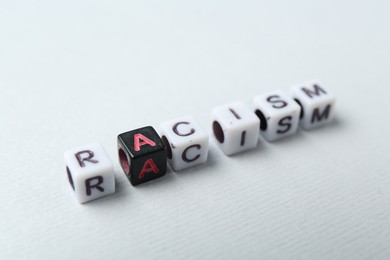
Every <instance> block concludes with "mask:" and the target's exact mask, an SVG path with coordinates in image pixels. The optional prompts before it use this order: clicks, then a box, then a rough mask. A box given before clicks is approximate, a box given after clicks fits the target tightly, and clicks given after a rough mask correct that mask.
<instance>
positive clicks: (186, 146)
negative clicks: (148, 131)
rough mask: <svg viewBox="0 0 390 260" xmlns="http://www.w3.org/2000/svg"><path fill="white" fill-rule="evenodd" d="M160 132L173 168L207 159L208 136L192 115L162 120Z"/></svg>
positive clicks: (193, 164) (176, 168)
mask: <svg viewBox="0 0 390 260" xmlns="http://www.w3.org/2000/svg"><path fill="white" fill-rule="evenodd" d="M160 132H161V138H162V140H163V142H164V143H165V146H166V147H167V155H168V162H169V164H170V165H171V167H172V168H173V170H175V171H179V170H182V169H185V168H188V167H191V166H195V165H197V164H201V163H204V162H206V161H207V155H208V145H209V137H208V134H207V133H206V132H205V131H204V130H203V129H202V128H201V127H200V125H199V124H198V123H197V122H196V120H195V119H194V118H193V117H192V116H185V117H181V118H177V119H174V120H170V121H167V122H164V123H162V124H161V125H160Z"/></svg>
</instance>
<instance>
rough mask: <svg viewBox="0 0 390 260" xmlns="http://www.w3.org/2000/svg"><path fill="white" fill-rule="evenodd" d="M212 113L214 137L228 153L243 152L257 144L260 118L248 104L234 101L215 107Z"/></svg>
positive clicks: (219, 145)
mask: <svg viewBox="0 0 390 260" xmlns="http://www.w3.org/2000/svg"><path fill="white" fill-rule="evenodd" d="M211 114H212V120H211V123H212V127H213V135H212V136H213V139H214V140H215V141H216V144H217V145H218V147H219V148H220V149H221V151H222V152H224V153H225V154H226V155H233V154H237V153H242V152H244V151H247V150H250V149H253V148H255V147H256V146H257V144H258V141H259V136H260V135H259V130H260V120H259V118H258V117H257V116H256V115H255V113H253V111H252V110H251V109H250V107H249V106H248V105H246V104H244V103H243V102H234V103H230V104H226V105H222V106H219V107H216V108H214V109H213V110H212V111H211ZM214 122H215V124H214ZM214 126H217V127H214Z"/></svg>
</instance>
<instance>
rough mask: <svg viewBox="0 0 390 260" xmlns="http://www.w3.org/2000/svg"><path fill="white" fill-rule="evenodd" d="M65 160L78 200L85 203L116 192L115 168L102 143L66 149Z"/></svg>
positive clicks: (69, 178)
mask: <svg viewBox="0 0 390 260" xmlns="http://www.w3.org/2000/svg"><path fill="white" fill-rule="evenodd" d="M64 160H65V164H66V170H67V174H68V180H69V183H70V185H71V186H72V188H73V191H74V194H75V196H76V198H77V200H78V202H80V203H85V202H88V201H90V200H94V199H98V198H101V197H103V196H106V195H109V194H111V193H114V192H115V176H114V168H113V165H112V162H111V160H110V158H109V157H108V156H107V154H106V152H105V151H104V149H103V147H102V146H101V145H100V144H98V143H94V144H89V145H84V146H81V147H78V148H74V149H71V150H69V151H66V152H65V153H64Z"/></svg>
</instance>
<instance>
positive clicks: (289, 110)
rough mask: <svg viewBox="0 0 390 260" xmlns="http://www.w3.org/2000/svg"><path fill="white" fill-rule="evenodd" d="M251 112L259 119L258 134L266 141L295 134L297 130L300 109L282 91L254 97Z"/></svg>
mask: <svg viewBox="0 0 390 260" xmlns="http://www.w3.org/2000/svg"><path fill="white" fill-rule="evenodd" d="M253 111H254V112H255V114H256V115H257V116H258V117H259V119H260V129H261V131H260V132H261V134H262V136H263V137H264V138H265V139H266V140H267V141H274V140H277V139H280V138H282V137H286V136H289V135H292V134H295V133H296V131H297V129H298V124H299V116H300V113H301V107H300V106H299V105H298V104H297V103H296V102H295V101H294V100H293V99H292V98H290V97H289V96H287V95H286V94H284V93H283V92H282V91H274V92H270V93H266V94H263V95H260V96H256V97H255V98H254V99H253Z"/></svg>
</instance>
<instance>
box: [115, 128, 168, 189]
mask: <svg viewBox="0 0 390 260" xmlns="http://www.w3.org/2000/svg"><path fill="white" fill-rule="evenodd" d="M118 155H119V162H120V164H121V166H122V169H123V171H124V172H125V173H126V176H127V177H128V179H129V180H130V182H131V184H132V185H138V184H141V183H144V182H147V181H150V180H153V179H156V178H158V177H161V176H163V175H164V174H165V172H166V170H167V151H166V148H165V145H164V143H163V142H162V140H161V138H160V137H159V136H158V134H157V133H156V131H155V130H154V128H153V127H151V126H147V127H143V128H140V129H136V130H132V131H129V132H126V133H122V134H120V135H118Z"/></svg>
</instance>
